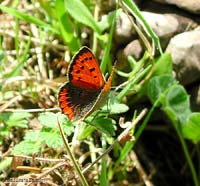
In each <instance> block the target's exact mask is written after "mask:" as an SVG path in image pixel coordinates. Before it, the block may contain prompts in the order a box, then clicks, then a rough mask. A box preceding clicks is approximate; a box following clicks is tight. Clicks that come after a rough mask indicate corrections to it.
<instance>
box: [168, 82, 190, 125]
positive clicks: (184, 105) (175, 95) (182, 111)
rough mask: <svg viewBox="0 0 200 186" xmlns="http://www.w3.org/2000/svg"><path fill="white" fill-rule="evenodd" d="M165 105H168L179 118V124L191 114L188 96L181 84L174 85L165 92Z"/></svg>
mask: <svg viewBox="0 0 200 186" xmlns="http://www.w3.org/2000/svg"><path fill="white" fill-rule="evenodd" d="M165 99H166V106H167V107H170V108H171V109H172V110H173V112H174V113H175V114H176V115H177V117H178V118H179V120H180V122H181V124H184V123H185V122H186V119H187V118H188V117H189V115H190V114H191V110H190V101H189V96H188V94H187V92H186V91H185V89H184V88H183V86H181V85H176V86H173V87H172V88H170V90H169V91H168V92H167V94H166V97H165Z"/></svg>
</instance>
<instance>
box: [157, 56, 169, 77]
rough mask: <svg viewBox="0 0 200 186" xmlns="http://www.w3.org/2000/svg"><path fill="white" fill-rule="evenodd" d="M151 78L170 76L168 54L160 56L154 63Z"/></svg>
mask: <svg viewBox="0 0 200 186" xmlns="http://www.w3.org/2000/svg"><path fill="white" fill-rule="evenodd" d="M154 69H155V70H154V72H153V76H157V75H163V74H169V75H172V57H171V55H170V54H168V53H164V54H163V55H161V56H160V57H159V58H158V59H157V60H156V62H155V65H154Z"/></svg>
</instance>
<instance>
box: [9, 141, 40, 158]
mask: <svg viewBox="0 0 200 186" xmlns="http://www.w3.org/2000/svg"><path fill="white" fill-rule="evenodd" d="M40 149H41V142H40V141H38V142H31V141H21V142H20V143H18V144H17V145H15V146H14V148H13V150H12V154H15V155H16V154H18V155H22V154H23V155H31V154H34V153H37V152H39V151H40Z"/></svg>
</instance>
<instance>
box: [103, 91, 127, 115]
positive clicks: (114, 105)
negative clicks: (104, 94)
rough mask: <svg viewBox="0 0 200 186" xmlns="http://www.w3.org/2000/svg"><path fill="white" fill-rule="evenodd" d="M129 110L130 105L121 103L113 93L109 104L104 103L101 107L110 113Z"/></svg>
mask: <svg viewBox="0 0 200 186" xmlns="http://www.w3.org/2000/svg"><path fill="white" fill-rule="evenodd" d="M128 110H129V107H128V106H127V105H126V104H123V103H120V102H119V101H118V100H117V99H116V96H114V95H113V94H112V93H111V94H110V101H109V102H108V104H106V105H104V106H103V107H102V109H101V111H102V112H109V114H120V113H124V112H127V111H128Z"/></svg>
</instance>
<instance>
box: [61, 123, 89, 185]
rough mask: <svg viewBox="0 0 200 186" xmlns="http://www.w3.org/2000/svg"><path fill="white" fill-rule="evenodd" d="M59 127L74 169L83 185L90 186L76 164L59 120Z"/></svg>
mask: <svg viewBox="0 0 200 186" xmlns="http://www.w3.org/2000/svg"><path fill="white" fill-rule="evenodd" d="M58 127H59V130H60V133H61V135H62V138H63V142H64V144H65V147H66V150H67V153H68V155H69V157H70V159H71V161H72V163H73V165H74V167H75V170H76V172H77V174H78V176H79V178H80V180H81V183H82V185H83V186H89V185H88V183H87V181H86V179H85V177H84V175H83V174H82V172H81V169H80V167H79V165H78V163H77V162H76V159H75V157H74V155H73V153H72V152H71V150H70V147H69V143H68V140H67V138H66V137H65V134H64V131H63V129H62V126H61V124H60V122H59V120H58Z"/></svg>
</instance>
